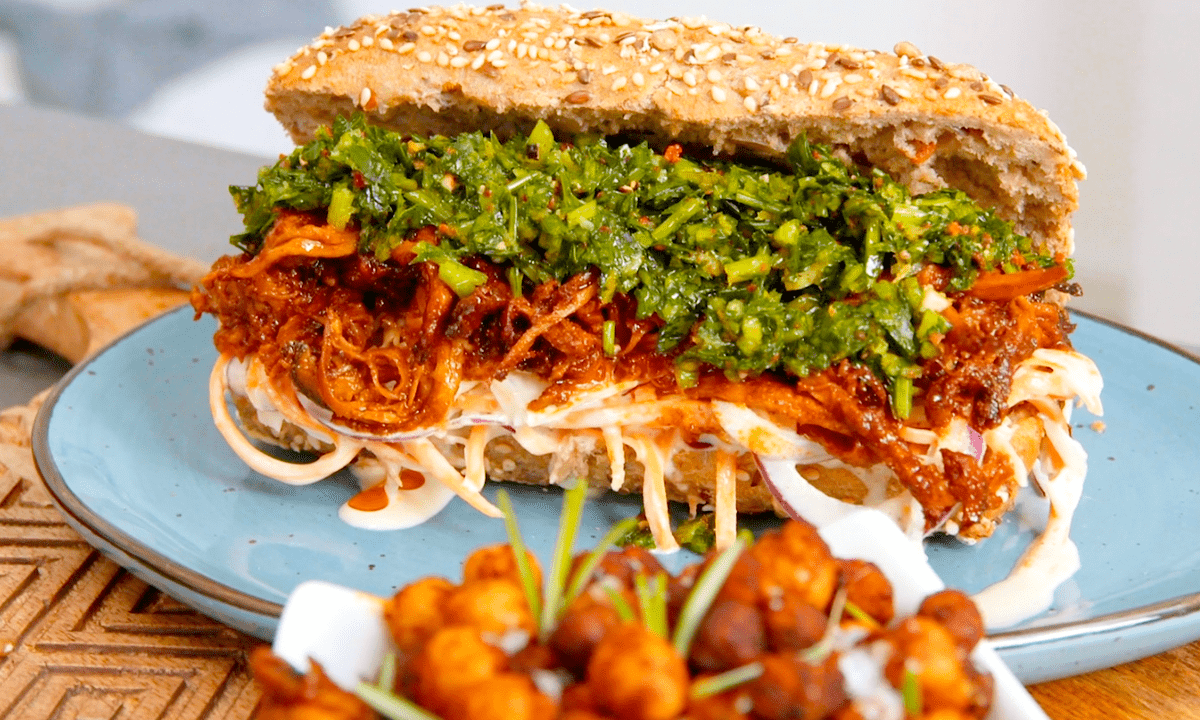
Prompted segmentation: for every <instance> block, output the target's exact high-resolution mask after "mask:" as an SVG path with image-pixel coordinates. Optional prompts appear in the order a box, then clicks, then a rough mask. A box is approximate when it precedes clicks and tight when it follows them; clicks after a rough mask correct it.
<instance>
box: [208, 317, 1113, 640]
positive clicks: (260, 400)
mask: <svg viewBox="0 0 1200 720" xmlns="http://www.w3.org/2000/svg"><path fill="white" fill-rule="evenodd" d="M927 295H928V294H927ZM926 299H927V300H930V301H931V304H936V302H937V298H936V297H927V298H926ZM255 363H256V361H254V362H252V363H251V364H250V366H249V367H242V366H240V365H239V366H238V367H236V368H234V369H233V370H232V371H230V372H229V373H228V374H229V376H230V377H229V378H227V377H226V375H227V372H226V368H227V366H229V364H230V358H229V357H228V356H222V357H221V359H220V360H218V362H217V365H216V366H215V367H214V369H213V375H212V377H211V379H210V385H209V390H210V404H211V406H212V411H213V417H214V421H215V423H216V425H217V428H218V430H220V432H221V434H222V435H223V436H224V437H225V439H226V441H227V442H228V443H229V445H230V447H231V448H233V450H234V452H236V453H237V454H238V456H239V457H241V458H242V460H244V461H245V462H246V463H247V464H248V465H250V467H252V468H253V469H255V470H256V471H258V472H260V473H262V474H263V475H266V476H268V477H273V478H275V479H278V480H281V481H282V482H287V483H291V484H307V483H311V482H316V481H317V480H320V479H322V478H324V477H326V476H328V475H330V474H333V473H334V472H336V471H337V470H340V469H341V468H342V467H345V466H346V465H347V464H348V463H349V462H351V461H352V460H353V459H354V458H355V456H356V455H358V453H359V451H360V450H362V449H364V448H365V449H367V450H369V451H371V452H372V453H373V454H374V455H375V456H376V458H377V460H378V462H379V463H380V464H381V465H382V466H383V468H384V474H385V476H386V481H385V489H386V493H387V498H388V504H387V507H386V508H384V509H383V510H379V511H357V510H354V509H353V508H348V507H346V508H343V509H342V511H341V512H340V513H339V515H340V516H341V517H342V518H343V519H344V520H345V521H346V522H348V523H350V524H353V525H356V526H359V527H371V528H380V529H384V528H386V529H394V528H397V527H410V526H411V525H414V524H417V523H419V522H422V521H423V520H425V519H427V518H428V517H432V515H434V514H436V513H437V512H438V511H439V510H440V509H441V508H442V507H444V505H445V504H446V503H447V502H449V500H450V498H451V496H452V495H458V496H459V497H461V498H463V500H464V501H466V502H467V503H468V504H470V505H471V506H472V507H475V508H476V509H478V510H480V511H481V512H483V513H484V514H486V515H489V516H493V517H498V516H499V515H500V513H499V510H497V509H496V508H495V506H493V505H492V504H491V503H490V502H488V501H487V500H486V499H485V498H484V497H483V496H482V495H481V494H480V493H479V490H480V489H481V488H482V485H483V482H484V472H485V467H484V465H485V455H484V451H485V449H486V445H487V443H488V441H489V440H491V439H492V438H493V437H495V436H497V435H499V434H501V433H502V432H504V431H505V430H506V429H507V430H511V431H512V433H513V437H514V439H515V440H516V441H517V442H518V443H519V444H520V445H521V446H522V447H524V448H525V449H526V450H528V451H529V452H531V453H533V454H535V455H547V454H550V455H552V456H553V457H554V458H555V459H554V461H553V464H555V465H561V464H562V463H563V462H565V460H567V459H570V458H571V457H574V456H576V455H578V453H579V452H581V451H582V450H583V449H585V448H584V447H583V446H588V443H592V445H591V446H594V442H595V440H597V439H599V437H602V438H603V440H604V442H605V445H606V451H607V453H608V457H609V462H610V465H611V466H612V478H613V481H612V482H613V488H614V489H619V488H620V487H621V486H622V485H623V484H624V462H625V451H624V445H625V444H626V443H628V444H629V445H631V446H632V447H633V448H634V450H635V453H636V455H637V458H638V459H639V460H640V461H641V462H642V464H643V466H644V467H645V477H644V481H643V482H644V485H643V500H644V504H645V509H646V515H647V519H648V520H649V523H650V526H651V531H652V534H653V535H654V538H655V542H656V544H658V546H659V548H660V551H664V552H673V551H674V550H676V549H678V544H677V543H676V542H675V539H674V537H673V536H672V534H671V531H670V530H671V528H670V517H669V514H668V512H667V496H666V478H667V476H668V475H671V474H672V473H674V472H675V471H674V468H673V467H672V463H671V457H672V456H673V455H674V452H675V451H676V450H678V449H679V448H680V439H679V437H678V434H677V433H675V432H670V433H669V434H668V435H665V436H660V431H661V427H660V426H658V425H657V421H658V420H659V419H660V418H661V417H662V416H663V414H664V413H665V412H668V411H676V412H687V411H688V410H695V409H696V407H697V406H699V405H704V406H705V407H707V408H709V409H711V411H712V412H713V414H714V415H715V416H716V418H717V419H718V422H719V423H720V425H721V426H722V428H723V430H724V431H725V433H726V434H727V435H728V436H729V438H731V439H732V441H733V443H732V444H730V443H726V442H721V441H719V440H717V439H716V438H712V440H715V441H716V442H715V443H714V445H715V447H716V452H718V453H720V454H722V455H720V456H719V458H718V460H717V463H716V464H717V467H718V471H717V477H716V478H715V485H714V488H715V490H716V491H717V495H716V497H715V501H714V504H715V509H716V513H717V524H718V536H719V538H724V537H725V536H726V535H728V534H730V532H731V530H730V528H733V527H736V525H735V524H734V523H735V521H734V518H735V517H736V516H735V509H734V508H735V507H736V482H735V480H736V466H735V465H734V466H732V468H731V465H732V463H730V464H727V463H726V462H722V460H724V454H726V453H729V456H730V457H734V456H733V454H732V453H731V452H730V451H731V450H733V451H736V450H744V449H745V450H750V451H752V452H756V453H759V454H760V455H761V456H763V459H764V460H765V461H766V464H767V465H769V466H770V468H771V471H770V473H769V474H770V475H771V476H772V477H773V478H776V479H777V481H778V482H784V483H785V484H788V485H794V486H795V487H794V488H791V489H790V490H791V492H790V493H789V494H790V495H792V496H793V497H796V498H798V499H799V498H803V501H802V502H803V504H804V505H805V512H804V513H803V514H804V515H805V516H809V515H810V514H811V513H812V512H814V511H815V512H816V513H817V515H829V516H831V517H832V516H838V515H840V514H842V513H844V512H845V510H847V509H849V507H848V506H846V504H844V503H841V502H840V501H837V500H834V499H832V498H829V497H828V496H825V495H824V494H823V493H820V491H818V490H816V489H815V488H813V487H812V486H811V485H810V484H809V483H808V481H807V480H805V479H804V478H803V477H802V476H800V475H799V473H798V472H796V469H795V467H796V464H797V463H806V464H821V465H822V466H830V467H833V466H838V467H844V468H846V469H847V470H849V471H851V472H853V473H854V474H855V475H856V476H857V477H859V478H860V479H862V480H863V482H864V483H865V485H866V486H867V487H868V489H869V493H868V497H867V499H866V504H868V505H870V506H874V507H878V508H879V509H881V510H884V511H885V512H887V514H889V515H890V516H891V517H893V519H895V520H896V521H897V523H899V524H900V525H901V527H902V528H904V529H905V532H906V534H907V535H908V536H909V537H911V538H914V539H916V538H919V536H920V534H921V532H920V525H921V522H923V516H922V513H921V510H920V507H919V506H918V505H917V504H916V501H915V500H913V498H912V497H911V495H910V494H909V493H907V492H904V493H901V494H900V495H898V496H896V497H892V498H888V497H887V496H886V493H885V488H886V486H887V482H888V480H889V479H890V477H891V472H890V470H888V469H887V468H886V467H883V466H879V467H875V468H857V467H852V466H848V465H844V464H843V463H840V462H838V461H837V460H836V459H834V458H832V457H831V456H829V454H828V453H827V452H826V451H825V450H824V448H823V447H822V446H820V445H819V444H818V443H815V442H814V441H811V440H809V439H808V438H805V437H803V436H800V435H798V434H797V433H795V432H794V431H792V430H789V429H786V428H783V427H780V426H778V425H776V424H774V423H772V422H771V421H770V420H768V419H766V418H764V417H763V416H761V415H759V414H758V413H756V412H754V411H753V410H750V409H749V408H746V407H743V406H740V405H734V404H731V403H725V402H714V403H707V404H700V403H697V402H696V401H689V400H682V399H666V400H658V399H650V400H644V399H643V400H636V399H635V396H636V395H637V393H630V392H629V390H631V389H632V388H633V387H634V384H632V383H627V384H622V385H620V386H610V387H607V388H604V389H602V390H598V391H595V392H590V393H587V394H586V395H583V396H580V398H579V399H578V402H572V403H571V404H569V405H566V406H562V407H552V408H547V409H545V410H543V411H539V412H533V411H530V410H529V409H528V406H529V404H530V403H531V402H532V401H533V400H534V399H536V398H537V397H539V396H540V395H541V394H542V392H543V391H544V390H545V389H546V387H547V384H546V383H545V382H544V381H542V380H541V379H539V378H537V377H535V376H533V375H530V374H528V373H520V372H514V373H509V374H508V375H507V376H506V377H505V378H504V379H503V380H499V381H494V382H492V383H490V384H482V383H480V384H478V385H472V386H471V387H469V388H466V389H463V390H462V392H460V393H459V394H458V397H457V398H456V408H455V409H454V411H453V412H452V413H451V417H450V419H448V420H447V422H446V423H445V424H444V425H443V426H441V427H436V428H427V429H423V430H418V431H415V432H414V433H412V434H410V435H408V436H406V437H404V438H402V439H401V438H389V440H391V442H386V443H385V442H382V441H381V440H382V439H378V440H372V439H369V438H363V439H360V438H350V437H347V436H345V435H343V434H341V433H339V432H330V430H329V428H328V427H327V426H326V425H324V424H322V423H321V419H320V418H314V417H313V416H312V415H311V414H310V413H311V411H310V408H308V407H307V406H302V402H303V399H302V398H298V397H293V395H294V393H290V394H289V392H284V391H280V389H279V388H275V387H272V386H270V383H269V381H268V380H267V379H266V377H265V372H264V371H263V369H262V367H261V364H258V366H257V367H256V366H255ZM1102 384H1103V381H1102V380H1101V378H1100V374H1099V371H1098V370H1097V369H1096V367H1095V365H1094V364H1093V363H1092V361H1091V360H1089V359H1088V358H1086V357H1084V356H1082V355H1079V354H1078V353H1075V352H1071V351H1062V350H1045V349H1042V350H1037V351H1035V352H1034V354H1033V356H1032V357H1030V358H1029V359H1028V360H1026V361H1025V362H1024V363H1022V364H1021V365H1019V366H1018V367H1017V369H1016V371H1015V372H1014V376H1013V383H1012V391H1011V393H1010V396H1009V402H1008V404H1009V406H1010V407H1011V406H1014V405H1016V404H1018V403H1020V402H1025V401H1029V402H1031V403H1032V404H1034V405H1035V407H1036V408H1037V409H1038V417H1039V418H1040V420H1041V422H1042V423H1043V425H1044V427H1045V432H1046V438H1047V442H1048V444H1049V446H1052V448H1053V456H1051V455H1050V453H1049V451H1046V450H1044V457H1043V458H1042V459H1041V460H1039V462H1038V463H1035V467H1034V468H1026V467H1025V466H1024V463H1022V462H1021V461H1020V458H1019V455H1018V453H1017V452H1016V450H1015V449H1014V448H1013V446H1012V436H1013V433H1014V431H1015V425H1014V424H1013V423H1012V422H1011V421H1010V420H1007V419H1006V420H1005V422H1004V423H1002V424H1001V425H1000V426H998V427H997V428H994V429H992V430H989V431H988V432H987V433H985V434H984V441H985V442H986V444H987V446H988V447H989V448H991V449H992V450H994V451H997V452H1002V453H1004V454H1005V455H1006V456H1007V457H1008V458H1009V460H1010V462H1011V465H1012V467H1013V468H1014V474H1015V475H1016V478H1017V480H1018V482H1019V483H1021V484H1025V481H1026V476H1027V474H1028V472H1029V471H1030V470H1032V471H1033V472H1034V476H1035V478H1038V480H1039V483H1038V484H1039V486H1041V488H1042V490H1043V491H1044V493H1045V494H1046V495H1047V497H1048V499H1049V501H1050V505H1051V508H1050V519H1049V521H1048V522H1047V525H1046V528H1045V530H1044V531H1043V532H1042V533H1041V535H1040V536H1039V537H1038V538H1037V539H1036V540H1035V542H1034V543H1033V544H1032V545H1031V546H1030V547H1029V549H1028V550H1027V552H1026V554H1025V555H1024V556H1023V557H1022V559H1021V561H1020V562H1019V563H1018V564H1017V566H1016V567H1015V568H1014V570H1013V572H1012V574H1011V575H1010V576H1009V578H1007V579H1006V580H1004V581H1001V582H1000V583H997V584H995V585H993V586H991V587H989V588H987V589H986V590H984V591H983V592H982V593H980V594H979V595H977V596H976V601H977V602H978V603H979V604H980V606H981V610H982V611H983V612H984V617H985V619H986V621H987V624H988V627H1002V626H1004V625H1008V624H1012V623H1014V622H1018V621H1020V620H1022V619H1024V618H1026V617H1029V616H1031V615H1034V614H1037V613H1038V612H1040V611H1042V610H1044V609H1045V608H1047V607H1048V606H1049V605H1050V604H1051V602H1052V600H1053V593H1054V589H1055V588H1056V587H1057V586H1058V585H1059V584H1060V583H1061V582H1062V581H1064V580H1066V579H1067V578H1068V577H1070V576H1071V574H1073V573H1074V572H1075V571H1076V570H1077V569H1078V565H1079V559H1078V551H1077V549H1076V548H1075V546H1074V544H1073V543H1072V542H1071V540H1070V538H1069V531H1070V524H1071V518H1072V515H1073V513H1074V510H1075V507H1076V505H1077V504H1078V501H1079V497H1080V495H1081V493H1082V482H1083V477H1084V475H1085V473H1086V467H1087V458H1086V454H1085V453H1084V451H1083V449H1082V447H1081V446H1080V445H1079V443H1078V442H1076V441H1075V440H1074V439H1073V438H1071V436H1070V428H1069V425H1068V424H1067V420H1066V415H1067V414H1068V413H1064V412H1063V410H1060V406H1059V403H1060V402H1066V401H1069V400H1071V399H1073V398H1079V399H1080V401H1081V403H1082V404H1084V405H1086V406H1087V407H1088V409H1089V410H1090V411H1091V412H1093V413H1094V414H1097V415H1099V414H1101V413H1102V408H1101V405H1100V398H1099V395H1100V390H1101V387H1102ZM226 390H230V391H232V392H234V393H237V394H243V395H245V396H246V397H247V399H248V400H249V401H250V402H251V404H252V405H253V406H254V408H255V410H256V413H257V414H258V418H259V421H260V422H261V423H262V424H263V425H264V426H266V427H269V428H271V429H272V430H275V431H278V429H279V427H282V421H281V418H282V419H286V420H287V421H289V422H291V423H292V424H293V425H295V426H296V427H298V428H300V429H301V430H303V431H304V432H307V433H309V435H310V436H311V439H312V440H313V441H316V440H320V441H323V442H325V443H326V444H330V443H332V444H333V445H334V450H333V451H332V452H329V453H327V454H325V455H323V456H321V457H320V458H319V459H318V460H316V461H314V462H312V463H307V464H297V463H287V462H283V461H280V460H277V459H275V458H273V457H271V456H269V455H266V454H264V453H262V451H260V450H259V449H258V448H256V447H254V446H253V445H252V444H251V443H250V442H249V441H248V440H247V439H246V438H245V437H244V436H243V434H242V433H241V432H240V431H239V429H238V428H237V427H236V425H235V424H234V422H233V420H232V418H231V417H230V414H229V409H228V407H227V406H226V403H225V391H226ZM288 391H290V388H288ZM460 405H461V407H459V406H460ZM1068 410H1069V408H1068ZM597 428H598V429H599V430H600V432H599V433H597V434H596V436H593V439H590V440H589V441H588V442H587V443H579V445H580V447H578V448H570V447H567V446H566V445H565V444H564V443H566V442H567V441H568V440H570V439H571V438H572V437H573V436H574V435H576V433H573V432H570V431H573V430H579V429H591V430H593V431H594V430H596V429H597ZM967 430H968V428H967V426H966V424H965V423H963V422H953V423H950V424H949V425H948V426H947V427H944V428H941V429H939V430H936V431H935V430H929V429H924V428H917V427H908V428H905V429H904V430H903V431H902V436H903V437H904V439H905V440H907V441H909V442H913V443H915V444H927V445H929V448H930V450H929V453H928V455H927V459H928V462H930V463H935V464H940V452H938V451H939V450H940V449H941V448H948V449H954V450H956V451H959V452H961V451H963V449H967V448H968V443H969V435H968V433H967ZM422 435H424V437H421V436H422ZM435 440H436V441H438V442H441V443H443V444H447V443H448V444H449V446H450V447H453V446H455V445H462V446H464V447H463V451H462V458H461V459H459V460H454V461H452V460H451V459H450V458H448V457H447V455H446V454H445V453H444V452H443V451H442V450H440V449H439V447H438V445H435V443H434V441H435ZM591 446H589V447H591ZM455 457H457V455H456V456H455ZM771 458H775V459H771ZM1053 459H1059V460H1060V463H1058V464H1056V465H1054V467H1053V468H1052V470H1054V472H1053V476H1052V477H1050V473H1048V472H1046V471H1045V468H1047V467H1050V466H1051V461H1052V460H1053ZM456 465H458V466H460V467H462V469H463V470H462V472H461V473H460V472H459V470H458V469H456ZM403 467H409V468H410V469H415V470H417V471H418V472H421V473H422V474H423V475H425V477H426V478H427V479H432V480H434V481H435V482H426V483H425V484H424V485H423V486H422V488H421V489H419V490H403V489H402V488H401V484H400V480H399V478H400V472H401V469H402V468H403ZM793 476H794V477H793ZM1039 476H1040V477H1039ZM731 488H732V493H731V492H730V489H731ZM810 491H811V492H810ZM850 507H852V506H850ZM914 528H915V529H914ZM950 529H951V530H952V529H953V528H950ZM719 542H720V539H719Z"/></svg>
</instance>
